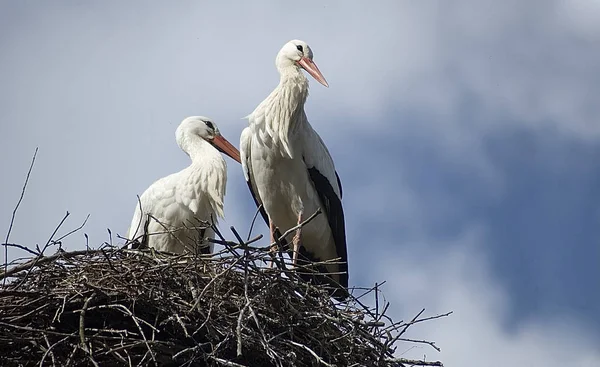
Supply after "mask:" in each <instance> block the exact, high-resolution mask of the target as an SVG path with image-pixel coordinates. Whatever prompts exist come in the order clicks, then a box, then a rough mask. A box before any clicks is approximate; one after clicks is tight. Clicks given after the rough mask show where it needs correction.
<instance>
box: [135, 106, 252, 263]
mask: <svg viewBox="0 0 600 367" xmlns="http://www.w3.org/2000/svg"><path fill="white" fill-rule="evenodd" d="M175 137H176V140H177V144H178V145H179V147H180V148H181V149H182V150H183V151H184V152H185V153H187V155H188V156H189V157H190V158H191V159H192V164H191V165H190V166H188V167H186V168H184V169H183V170H181V171H179V172H177V173H173V174H171V175H169V176H166V177H163V178H161V179H159V180H158V181H156V182H154V183H153V184H152V185H151V186H150V187H149V188H148V189H146V191H145V192H144V193H143V194H142V196H141V197H140V202H139V203H138V205H136V208H135V212H134V214H133V219H132V221H131V226H130V227H129V231H128V232H129V234H128V236H127V237H128V238H129V239H130V240H136V241H138V242H140V243H141V244H142V246H148V247H152V248H154V249H156V250H160V251H167V252H172V253H183V252H186V251H187V252H200V253H211V252H212V250H213V245H212V244H208V243H205V242H203V243H202V245H203V246H201V247H200V248H199V249H198V248H197V244H198V243H199V241H203V240H204V239H205V238H207V237H210V238H212V237H213V236H214V231H213V230H212V229H210V228H206V229H204V230H201V229H198V227H200V226H201V222H200V221H207V222H210V221H211V220H215V221H216V220H217V218H216V216H219V217H223V198H224V196H225V185H226V183H227V164H226V163H225V160H224V159H223V156H222V155H221V153H219V152H222V153H225V154H227V155H228V156H229V157H231V158H232V159H234V160H236V161H237V162H240V153H239V151H238V150H237V149H236V148H235V147H234V146H233V145H231V143H229V142H228V141H227V140H226V139H225V138H223V137H222V136H221V134H220V133H219V129H218V128H217V126H216V125H215V123H214V122H212V121H211V120H210V119H208V118H206V117H203V116H191V117H188V118H186V119H185V120H183V121H182V122H181V124H180V125H179V127H177V131H176V133H175ZM140 209H141V210H140ZM215 214H216V215H215ZM194 227H195V228H194Z"/></svg>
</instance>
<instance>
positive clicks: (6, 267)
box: [2, 147, 38, 285]
mask: <svg viewBox="0 0 600 367" xmlns="http://www.w3.org/2000/svg"><path fill="white" fill-rule="evenodd" d="M37 152H38V147H36V148H35V152H34V153H33V158H32V159H31V165H29V170H28V171H27V176H26V177H25V183H24V184H23V189H22V190H21V196H20V197H19V201H17V205H16V206H15V209H14V210H13V212H12V216H11V218H10V225H9V226H8V232H7V233H6V238H5V239H4V272H5V273H6V271H7V270H8V247H7V246H6V245H7V244H8V239H9V238H10V232H12V228H13V224H14V223H15V216H16V215H17V210H18V209H19V206H20V205H21V202H22V201H23V197H24V196H25V189H27V183H28V182H29V176H30V175H31V170H32V169H33V165H34V164H35V157H36V156H37ZM2 285H6V279H5V280H4V281H3V282H2Z"/></svg>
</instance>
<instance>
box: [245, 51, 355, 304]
mask: <svg viewBox="0 0 600 367" xmlns="http://www.w3.org/2000/svg"><path fill="white" fill-rule="evenodd" d="M312 59H313V53H312V51H311V49H310V47H309V46H308V45H307V44H306V42H303V41H299V40H293V41H290V42H288V43H286V44H285V46H283V48H282V49H281V50H280V51H279V53H278V54H277V58H276V61H275V64H276V66H277V69H278V70H279V73H280V76H281V78H280V81H279V85H278V86H277V87H276V88H275V90H273V92H271V94H270V95H269V96H268V97H267V98H266V99H265V100H264V101H262V103H260V104H259V105H258V107H256V109H255V110H254V112H252V113H251V114H250V115H249V116H248V119H249V126H248V127H247V128H245V129H244V131H243V132H242V135H241V138H240V151H241V158H242V162H241V163H242V168H243V170H244V177H245V178H246V181H247V182H248V187H249V188H250V191H251V193H252V195H253V196H254V199H255V202H256V204H257V206H259V205H260V204H262V205H263V209H264V210H262V215H263V218H264V219H265V221H267V222H268V224H269V229H270V232H271V241H272V242H273V241H274V236H275V230H276V228H278V229H279V230H280V231H281V232H285V231H286V230H288V229H290V228H292V227H295V226H297V225H298V224H299V223H301V222H302V221H303V220H304V219H306V218H307V217H309V216H310V215H311V214H313V213H314V212H315V211H316V210H317V208H321V209H322V213H323V215H319V216H317V217H316V218H315V219H314V220H313V221H311V222H310V223H308V224H307V225H305V226H304V227H302V228H301V229H298V230H297V231H296V232H295V236H294V238H293V240H292V244H293V250H292V263H293V264H294V265H297V264H298V259H300V260H305V259H306V260H310V261H312V262H315V261H324V260H330V259H335V258H340V259H341V262H343V263H342V264H328V265H327V266H326V267H321V269H320V271H321V272H325V273H329V274H330V275H331V278H333V280H335V281H336V282H337V283H338V284H339V285H341V286H342V287H343V290H342V291H336V292H335V293H334V294H333V295H334V297H336V298H338V299H344V298H345V296H346V295H347V292H346V288H347V287H348V265H347V261H348V259H347V251H346V234H345V224H344V211H343V209H342V202H341V199H342V186H341V183H340V180H339V177H338V175H337V172H336V171H335V166H334V164H333V160H332V158H331V155H330V154H329V151H328V150H327V147H326V146H325V144H324V143H323V141H322V140H321V138H320V137H319V134H317V133H316V132H315V130H313V128H312V126H311V125H310V123H309V122H308V119H307V117H306V113H305V112H304V103H305V101H306V97H307V96H308V80H307V78H306V77H305V76H304V74H303V73H302V71H301V69H304V70H306V71H307V72H308V73H309V74H310V75H311V76H312V77H314V78H315V79H316V80H317V81H318V82H319V83H321V84H323V85H324V86H326V87H328V86H329V85H328V84H327V81H326V80H325V78H324V77H323V75H322V74H321V72H320V71H319V69H318V67H317V65H316V64H315V63H314V62H313V61H312ZM299 255H300V258H299ZM300 275H301V276H302V277H303V278H305V279H314V280H315V281H317V282H323V281H326V282H329V283H331V282H330V281H329V280H327V279H326V278H323V277H310V276H308V275H306V274H304V275H303V274H300ZM338 289H339V286H338Z"/></svg>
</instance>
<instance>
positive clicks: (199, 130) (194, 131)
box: [175, 116, 241, 163]
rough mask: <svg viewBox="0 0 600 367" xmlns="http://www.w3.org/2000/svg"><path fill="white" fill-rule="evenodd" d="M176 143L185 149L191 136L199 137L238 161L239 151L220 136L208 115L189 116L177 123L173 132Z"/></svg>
mask: <svg viewBox="0 0 600 367" xmlns="http://www.w3.org/2000/svg"><path fill="white" fill-rule="evenodd" d="M175 137H176V139H177V144H179V146H180V147H181V148H182V149H183V150H184V151H185V150H186V146H187V145H188V142H189V141H191V140H192V138H193V137H200V138H202V139H204V140H206V141H207V142H208V143H209V144H210V145H212V146H213V147H215V148H216V149H217V150H218V151H219V152H221V153H223V154H226V155H227V156H229V157H230V158H231V159H233V160H235V161H236V162H238V163H240V162H241V160H240V152H239V151H238V150H237V148H236V147H234V146H233V145H232V144H231V143H230V142H229V141H227V139H225V138H224V137H223V136H221V133H220V132H219V128H218V127H217V125H216V124H215V123H214V122H213V121H212V120H211V119H209V118H208V117H204V116H191V117H188V118H186V119H185V120H183V121H182V122H181V124H179V127H177V131H176V132H175Z"/></svg>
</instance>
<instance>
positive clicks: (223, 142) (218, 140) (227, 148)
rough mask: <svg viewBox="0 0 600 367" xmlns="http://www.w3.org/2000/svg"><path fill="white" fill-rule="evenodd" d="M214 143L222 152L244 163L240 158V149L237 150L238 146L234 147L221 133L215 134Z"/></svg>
mask: <svg viewBox="0 0 600 367" xmlns="http://www.w3.org/2000/svg"><path fill="white" fill-rule="evenodd" d="M212 144H213V145H214V147H215V148H217V150H219V151H220V152H221V153H224V154H226V155H228V156H229V157H231V159H233V160H234V161H236V162H238V163H242V160H241V159H240V151H239V150H237V148H236V147H234V146H233V145H232V144H231V143H230V142H228V141H227V139H225V138H224V137H222V136H221V135H217V136H215V137H214V139H213V140H212Z"/></svg>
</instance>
